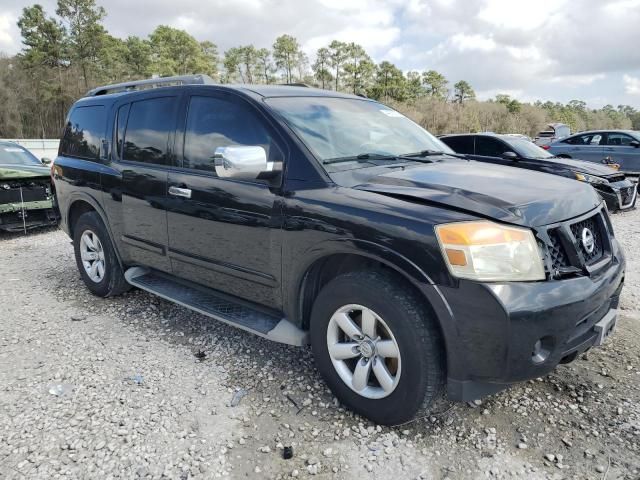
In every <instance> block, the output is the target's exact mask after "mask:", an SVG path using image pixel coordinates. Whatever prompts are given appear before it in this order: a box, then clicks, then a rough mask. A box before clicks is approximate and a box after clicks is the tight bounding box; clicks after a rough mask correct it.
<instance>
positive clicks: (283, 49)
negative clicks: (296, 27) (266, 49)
mask: <svg viewBox="0 0 640 480" xmlns="http://www.w3.org/2000/svg"><path fill="white" fill-rule="evenodd" d="M299 54H300V45H299V44H298V41H297V40H296V39H295V38H294V37H292V36H291V35H280V36H279V37H278V38H276V41H275V42H274V44H273V58H274V60H275V62H276V66H277V67H278V68H280V69H282V70H284V77H285V81H286V83H292V81H293V69H294V67H295V66H296V65H297V64H298V61H299V59H300V57H299Z"/></svg>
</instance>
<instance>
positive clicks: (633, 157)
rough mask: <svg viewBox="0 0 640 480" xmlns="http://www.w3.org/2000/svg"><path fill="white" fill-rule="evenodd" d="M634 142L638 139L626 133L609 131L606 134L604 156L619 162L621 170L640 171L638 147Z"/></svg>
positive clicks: (639, 151)
mask: <svg viewBox="0 0 640 480" xmlns="http://www.w3.org/2000/svg"><path fill="white" fill-rule="evenodd" d="M634 142H638V140H637V139H635V138H634V137H632V136H631V135H629V134H627V133H622V132H609V133H607V134H606V139H605V146H604V156H605V157H608V158H609V159H610V160H611V161H612V162H614V163H619V164H620V170H622V171H623V172H633V173H637V172H640V148H638V146H636V145H635V144H633V143H634Z"/></svg>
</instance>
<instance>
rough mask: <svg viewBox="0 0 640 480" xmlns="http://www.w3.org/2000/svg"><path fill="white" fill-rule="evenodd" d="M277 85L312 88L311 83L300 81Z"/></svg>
mask: <svg viewBox="0 0 640 480" xmlns="http://www.w3.org/2000/svg"><path fill="white" fill-rule="evenodd" d="M278 85H281V86H283V87H307V88H313V87H312V86H311V85H309V84H307V83H302V82H292V83H279V84H278Z"/></svg>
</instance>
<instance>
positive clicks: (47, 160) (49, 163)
mask: <svg viewBox="0 0 640 480" xmlns="http://www.w3.org/2000/svg"><path fill="white" fill-rule="evenodd" d="M40 161H41V162H42V164H43V165H51V159H50V158H47V157H44V158H42V159H40Z"/></svg>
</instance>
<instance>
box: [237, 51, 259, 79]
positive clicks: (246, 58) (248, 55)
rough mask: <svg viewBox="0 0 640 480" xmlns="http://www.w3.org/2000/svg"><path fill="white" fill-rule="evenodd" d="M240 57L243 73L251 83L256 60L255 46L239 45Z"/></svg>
mask: <svg viewBox="0 0 640 480" xmlns="http://www.w3.org/2000/svg"><path fill="white" fill-rule="evenodd" d="M240 59H241V61H242V65H243V66H244V74H245V78H246V80H247V83H253V70H254V69H255V68H256V63H257V60H258V57H257V52H256V48H255V47H254V46H253V45H246V46H244V47H240Z"/></svg>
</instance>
